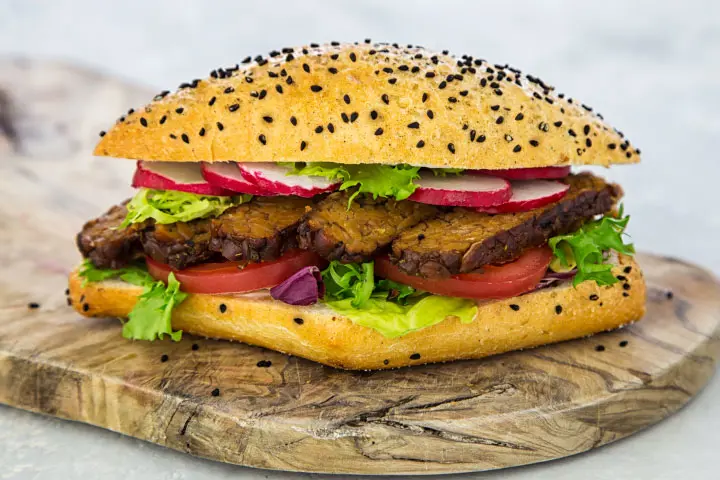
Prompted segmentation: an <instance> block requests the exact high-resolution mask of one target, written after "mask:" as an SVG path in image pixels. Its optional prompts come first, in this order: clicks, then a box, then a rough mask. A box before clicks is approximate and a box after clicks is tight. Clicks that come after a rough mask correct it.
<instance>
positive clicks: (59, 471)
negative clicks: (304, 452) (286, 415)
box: [0, 0, 720, 480]
mask: <svg viewBox="0 0 720 480" xmlns="http://www.w3.org/2000/svg"><path fill="white" fill-rule="evenodd" d="M366 37H371V38H373V39H374V40H379V41H390V42H395V41H397V42H401V43H413V44H418V43H419V44H422V45H424V46H426V47H430V48H433V49H438V50H440V49H445V48H447V49H450V50H451V51H453V52H455V53H456V54H462V53H464V52H467V53H471V54H474V55H476V56H480V57H483V58H487V59H488V60H490V61H494V62H498V63H499V62H502V63H506V62H509V63H510V64H512V65H514V66H517V67H520V68H522V69H523V70H525V71H528V72H532V73H533V74H536V75H538V76H540V77H541V78H543V79H544V80H545V81H547V82H549V83H551V84H554V85H557V86H558V87H559V89H560V90H561V91H564V92H566V93H568V94H570V95H572V96H573V97H577V98H579V99H581V100H582V101H583V102H585V103H588V104H590V105H593V106H595V107H596V108H597V109H599V110H600V111H601V112H602V113H603V114H604V116H605V118H606V119H608V120H609V121H610V122H611V123H612V124H614V125H615V126H617V127H618V128H620V129H621V130H623V131H624V132H625V133H627V134H628V136H629V137H630V139H631V140H632V141H633V143H634V144H636V145H638V146H639V147H640V148H641V149H642V152H643V164H642V165H641V166H629V167H616V168H613V169H612V170H610V171H603V172H602V173H603V174H604V175H606V176H608V177H610V178H612V179H613V180H615V181H618V182H620V183H621V184H622V185H623V187H624V188H625V192H626V200H625V205H626V209H627V211H629V212H630V213H631V215H632V216H633V219H632V222H631V224H630V225H631V228H630V231H631V234H632V236H633V240H634V241H635V243H636V245H637V246H638V247H639V248H640V249H642V250H644V251H649V252H661V253H664V254H669V255H673V256H677V257H682V258H684V259H687V260H691V261H694V262H696V263H699V264H702V265H704V266H706V267H707V268H709V269H711V270H713V271H714V272H715V273H716V274H718V273H720V249H718V248H717V245H718V241H717V238H718V236H720V215H716V214H714V213H713V211H712V210H711V208H712V204H713V202H712V195H713V192H715V188H716V187H715V180H716V178H715V175H718V174H720V163H718V160H717V158H716V156H715V154H714V153H713V147H714V146H715V142H716V141H717V139H719V138H720V113H718V112H719V107H720V89H718V88H717V85H718V81H717V78H718V75H720V3H718V2H714V1H711V0H707V1H701V0H686V1H684V2H682V3H681V4H680V3H678V2H673V1H670V0H667V1H634V2H627V1H622V0H618V1H614V0H606V1H604V2H592V3H590V2H576V1H572V0H567V1H565V0H549V1H545V2H531V1H523V2H521V1H504V2H480V1H469V0H468V1H464V2H461V1H451V0H444V1H443V2H438V1H437V0H436V1H393V2H389V1H360V0H354V1H341V0H336V1H320V0H306V1H304V2H293V1H280V0H276V1H274V2H260V1H242V2H232V1H230V0H227V1H215V2H210V1H207V2H202V1H197V2H178V1H169V0H168V1H160V0H156V1H152V2H149V1H139V0H125V1H123V2H94V1H92V0H75V1H71V0H66V1H56V2H49V1H40V0H37V1H29V0H17V1H13V0H0V55H5V54H7V55H18V54H21V55H27V56H31V57H35V58H38V57H39V58H52V59H64V60H68V61H71V62H74V63H78V64H81V65H86V66H90V67H93V68H98V69H101V70H104V71H106V72H110V73H113V74H116V75H118V76H121V77H125V78H127V79H129V80H131V81H135V82H138V83H144V84H148V85H150V86H153V87H157V88H158V89H160V88H172V87H174V86H176V85H178V84H179V83H181V82H183V81H186V80H188V79H192V78H195V77H198V76H202V74H203V72H209V71H210V70H211V69H212V68H214V67H216V66H218V65H229V64H234V63H236V62H237V61H238V60H239V59H241V58H242V57H244V56H246V55H247V54H257V53H261V52H267V51H269V50H271V49H274V48H278V47H282V46H286V45H296V44H300V43H307V42H310V41H320V42H322V41H329V40H343V41H351V40H362V39H363V38H366ZM708 207H710V208H708ZM718 432H720V378H718V377H717V376H716V377H715V378H714V379H713V381H711V383H710V384H709V386H708V387H707V388H706V389H705V391H704V392H702V393H701V394H700V395H699V396H698V397H697V398H696V399H695V400H694V401H693V402H691V403H690V404H689V405H688V406H687V407H686V408H684V409H683V410H682V411H681V412H679V413H678V414H676V415H674V416H673V417H671V418H670V419H668V420H666V421H664V422H662V423H661V424H659V425H657V426H654V427H652V428H649V429H647V430H645V431H643V432H641V433H639V434H636V435H633V436H632V437H630V438H628V439H625V440H622V441H619V442H617V443H615V444H612V445H609V446H606V447H602V448H600V449H598V450H595V451H592V452H589V453H586V454H582V455H579V456H575V457H571V458H567V459H564V460H559V461H553V462H549V463H546V464H540V465H533V466H529V467H520V468H515V469H511V470H505V471H502V472H490V473H478V474H467V475H458V476H451V477H446V478H466V479H471V478H472V479H481V478H482V479H485V478H488V479H490V478H513V479H514V478H518V479H520V478H553V479H555V480H561V479H566V478H567V479H576V478H584V479H624V478H627V479H638V478H652V479H674V478H693V479H711V478H717V476H718V473H717V469H716V466H715V462H714V461H715V457H716V450H717V442H718V439H720V434H718ZM57 478H105V479H115V478H117V479H121V478H122V479H128V478H132V479H151V478H152V479H153V480H161V479H185V478H188V479H189V478H193V479H223V478H234V479H237V478H242V479H255V478H268V479H296V478H297V479H300V478H326V477H325V476H322V475H303V474H289V473H281V472H266V471H262V470H253V469H246V468H240V467H235V466H231V465H224V464H220V463H215V462H209V461H204V460H199V459H196V458H192V457H189V456H186V455H183V454H180V453H176V452H173V451H169V450H166V449H163V448H161V447H157V446H154V445H151V444H148V443H144V442H141V441H138V440H134V439H131V438H127V437H122V436H120V435H118V434H115V433H112V432H108V431H104V430H101V429H98V428H94V427H90V426H87V425H81V424H74V423H69V422H64V421H60V420H56V419H50V418H45V417H41V416H38V415H33V414H30V413H27V412H22V411H19V410H15V409H12V408H8V407H3V406H0V479H1V480H5V479H12V480H15V479H38V480H44V479H57ZM327 478H332V477H327ZM358 478H360V477H358Z"/></svg>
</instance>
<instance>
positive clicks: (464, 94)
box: [459, 90, 469, 97]
mask: <svg viewBox="0 0 720 480" xmlns="http://www.w3.org/2000/svg"><path fill="white" fill-rule="evenodd" d="M459 93H460V96H461V97H467V94H468V93H469V92H468V91H467V90H461V91H460V92H459Z"/></svg>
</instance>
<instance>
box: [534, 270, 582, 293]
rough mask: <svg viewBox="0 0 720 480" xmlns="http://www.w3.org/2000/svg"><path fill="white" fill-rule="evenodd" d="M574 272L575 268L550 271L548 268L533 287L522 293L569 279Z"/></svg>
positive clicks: (575, 271)
mask: <svg viewBox="0 0 720 480" xmlns="http://www.w3.org/2000/svg"><path fill="white" fill-rule="evenodd" d="M576 273H577V269H576V268H574V269H572V270H570V271H569V272H551V271H550V270H548V271H547V273H545V276H544V277H543V278H542V279H541V280H540V281H539V282H538V284H537V285H535V288H533V289H532V290H530V291H527V292H525V293H523V295H527V294H528V293H533V292H537V291H538V290H542V289H544V288H550V287H552V286H553V285H555V284H556V283H559V282H561V281H563V280H571V279H572V278H573V277H574V276H575V274H576Z"/></svg>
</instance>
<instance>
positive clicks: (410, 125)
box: [408, 122, 420, 128]
mask: <svg viewBox="0 0 720 480" xmlns="http://www.w3.org/2000/svg"><path fill="white" fill-rule="evenodd" d="M408 128H420V123H419V122H412V123H408Z"/></svg>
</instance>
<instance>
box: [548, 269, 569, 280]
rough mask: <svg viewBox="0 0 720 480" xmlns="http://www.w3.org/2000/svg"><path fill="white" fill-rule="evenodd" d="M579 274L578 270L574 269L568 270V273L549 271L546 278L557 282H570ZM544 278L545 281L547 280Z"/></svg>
mask: <svg viewBox="0 0 720 480" xmlns="http://www.w3.org/2000/svg"><path fill="white" fill-rule="evenodd" d="M576 273H577V268H573V269H572V270H568V271H567V272H553V271H550V270H548V271H547V272H546V273H545V278H554V279H557V280H569V279H571V278H573V277H574V276H575V274H576ZM545 278H543V280H544V279H545Z"/></svg>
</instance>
